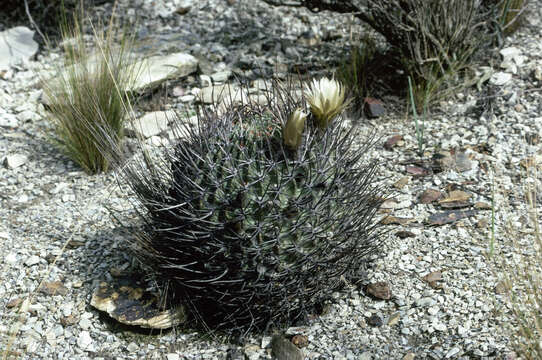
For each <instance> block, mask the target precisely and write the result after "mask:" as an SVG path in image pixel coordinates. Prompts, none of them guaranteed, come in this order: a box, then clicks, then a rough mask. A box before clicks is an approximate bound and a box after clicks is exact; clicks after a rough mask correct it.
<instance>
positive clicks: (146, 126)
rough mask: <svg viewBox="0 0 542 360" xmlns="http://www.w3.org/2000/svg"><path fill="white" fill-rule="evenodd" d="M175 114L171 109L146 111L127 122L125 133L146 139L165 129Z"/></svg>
mask: <svg viewBox="0 0 542 360" xmlns="http://www.w3.org/2000/svg"><path fill="white" fill-rule="evenodd" d="M174 116H175V113H174V112H173V111H155V112H151V113H147V114H145V115H143V116H142V117H140V118H139V119H137V120H135V121H134V122H132V123H128V124H127V126H126V129H125V131H126V135H127V136H131V137H138V136H140V137H143V138H145V139H148V138H150V137H152V136H155V135H158V134H160V133H161V132H163V131H165V130H167V128H168V124H169V121H170V120H171V119H172V118H173V117H174Z"/></svg>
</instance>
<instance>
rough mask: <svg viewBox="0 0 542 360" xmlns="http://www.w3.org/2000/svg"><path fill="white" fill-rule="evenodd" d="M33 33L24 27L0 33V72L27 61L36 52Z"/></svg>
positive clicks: (36, 44) (36, 46)
mask: <svg viewBox="0 0 542 360" xmlns="http://www.w3.org/2000/svg"><path fill="white" fill-rule="evenodd" d="M33 37H34V31H32V30H30V29H29V28H27V27H25V26H17V27H14V28H11V29H8V30H6V31H2V32H0V70H7V69H9V68H10V67H11V66H13V65H16V64H18V63H20V62H21V61H28V60H29V59H30V58H31V57H32V56H34V55H35V54H36V53H37V52H38V43H37V42H35V41H34V39H33Z"/></svg>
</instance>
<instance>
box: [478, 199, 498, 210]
mask: <svg viewBox="0 0 542 360" xmlns="http://www.w3.org/2000/svg"><path fill="white" fill-rule="evenodd" d="M474 208H475V209H478V210H491V209H492V208H493V207H492V206H491V204H488V203H485V202H482V201H477V202H476V203H474Z"/></svg>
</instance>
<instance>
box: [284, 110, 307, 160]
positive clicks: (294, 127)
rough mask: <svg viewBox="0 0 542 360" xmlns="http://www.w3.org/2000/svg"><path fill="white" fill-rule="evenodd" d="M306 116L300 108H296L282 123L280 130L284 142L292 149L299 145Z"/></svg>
mask: <svg viewBox="0 0 542 360" xmlns="http://www.w3.org/2000/svg"><path fill="white" fill-rule="evenodd" d="M306 118H307V113H305V112H303V111H302V110H301V109H296V110H295V111H294V112H293V113H292V115H290V118H289V119H288V121H286V124H285V125H284V128H283V130H282V137H283V139H284V144H285V145H286V146H287V147H289V148H290V149H292V150H295V149H297V148H298V147H299V145H301V139H302V135H303V130H304V129H305V119H306Z"/></svg>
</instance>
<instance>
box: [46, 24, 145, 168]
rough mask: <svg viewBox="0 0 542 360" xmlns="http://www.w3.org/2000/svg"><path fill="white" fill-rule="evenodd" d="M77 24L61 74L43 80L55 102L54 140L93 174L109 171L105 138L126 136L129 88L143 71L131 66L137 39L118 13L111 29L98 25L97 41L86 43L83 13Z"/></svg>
mask: <svg viewBox="0 0 542 360" xmlns="http://www.w3.org/2000/svg"><path fill="white" fill-rule="evenodd" d="M78 16H80V17H79V18H77V19H75V21H74V22H73V23H74V24H73V26H69V27H64V28H63V31H62V34H63V35H62V37H63V39H64V42H63V43H64V44H65V45H64V52H65V62H64V64H59V66H58V68H57V69H56V70H57V72H58V74H59V75H58V76H57V77H56V78H55V79H53V80H50V79H49V80H47V81H43V88H44V92H45V94H46V96H47V97H48V98H49V100H50V103H51V105H50V111H51V116H50V120H51V122H52V124H53V126H54V130H55V135H54V136H53V142H54V143H55V144H56V145H57V146H58V148H59V149H60V150H61V151H62V152H63V153H64V154H66V155H67V156H68V157H69V158H71V159H72V160H73V161H74V162H76V163H77V164H79V165H80V166H81V167H82V168H83V169H84V170H85V171H86V172H87V173H89V174H96V173H99V172H102V171H107V170H108V168H109V165H110V164H109V161H108V156H107V153H108V152H110V151H109V150H113V151H116V149H107V148H104V146H103V144H101V143H100V141H99V139H102V138H109V139H113V141H110V142H109V143H108V145H109V146H113V147H118V146H119V145H120V142H121V141H122V138H123V135H124V134H123V129H124V122H125V117H126V114H127V112H128V106H127V105H128V104H129V98H128V95H127V93H126V92H125V90H124V89H127V88H129V86H130V84H132V83H133V82H134V81H135V79H136V77H137V75H138V71H137V69H136V68H135V67H134V66H128V64H129V61H130V59H129V54H130V49H131V47H132V45H133V38H132V37H131V36H129V35H127V33H126V32H124V31H123V30H122V29H121V30H119V29H118V27H117V23H116V21H115V16H114V14H113V15H112V17H111V21H110V22H109V24H108V26H107V28H106V27H105V26H104V25H100V26H97V27H94V26H92V29H93V44H92V45H94V46H92V47H89V46H88V45H87V44H86V42H85V37H84V31H83V29H82V22H83V19H84V16H83V15H78Z"/></svg>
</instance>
